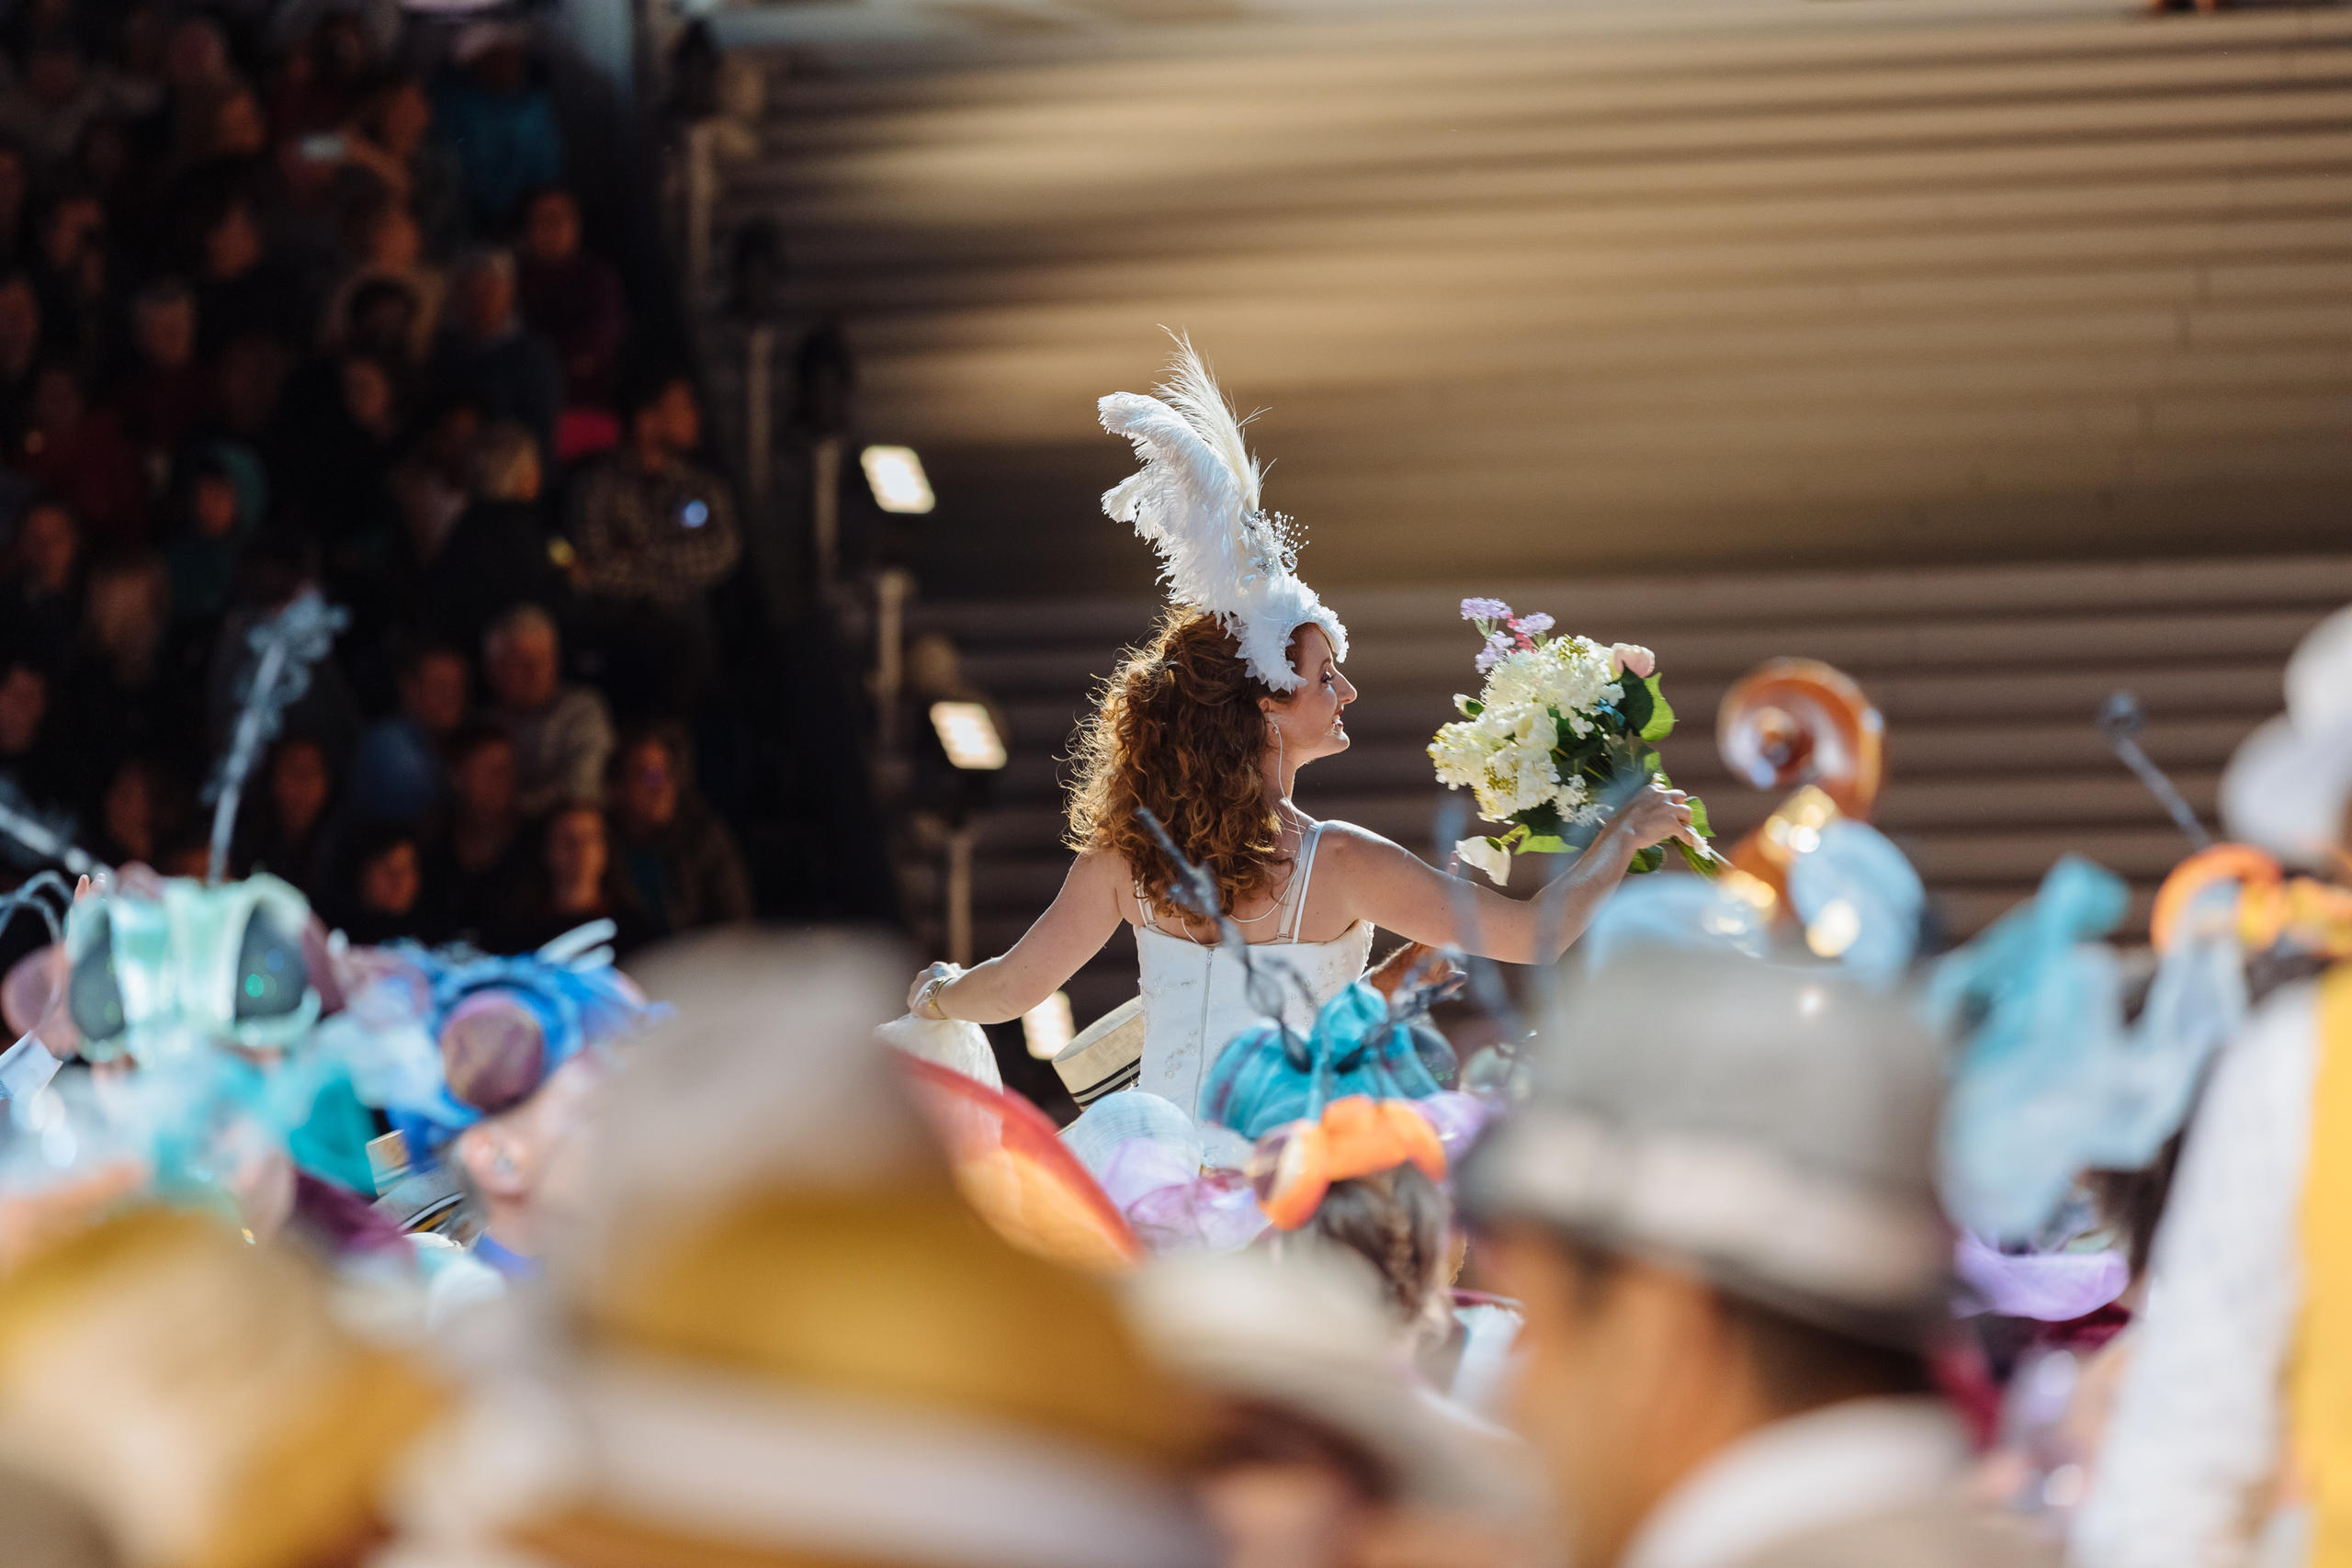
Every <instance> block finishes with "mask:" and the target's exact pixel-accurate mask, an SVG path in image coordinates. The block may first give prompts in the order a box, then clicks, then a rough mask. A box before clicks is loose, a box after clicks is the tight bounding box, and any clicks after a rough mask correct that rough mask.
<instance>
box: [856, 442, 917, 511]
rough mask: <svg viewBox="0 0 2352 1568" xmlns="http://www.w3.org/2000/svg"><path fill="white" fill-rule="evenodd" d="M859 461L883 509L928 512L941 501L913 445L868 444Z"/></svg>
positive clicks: (867, 482)
mask: <svg viewBox="0 0 2352 1568" xmlns="http://www.w3.org/2000/svg"><path fill="white" fill-rule="evenodd" d="M857 461H858V466H859V467H860V468H864V469H865V483H866V487H867V488H868V489H870V490H871V491H874V504H875V505H876V506H878V507H880V508H881V509H882V510H883V511H885V512H907V513H919V512H928V511H930V510H931V509H932V507H933V506H934V505H936V504H937V500H936V498H935V497H933V495H932V493H931V480H930V479H926V478H925V477H924V476H923V471H922V458H921V457H916V456H915V449H914V448H913V447H911V446H868V447H867V448H866V449H865V451H863V452H860V453H859V454H858V455H857Z"/></svg>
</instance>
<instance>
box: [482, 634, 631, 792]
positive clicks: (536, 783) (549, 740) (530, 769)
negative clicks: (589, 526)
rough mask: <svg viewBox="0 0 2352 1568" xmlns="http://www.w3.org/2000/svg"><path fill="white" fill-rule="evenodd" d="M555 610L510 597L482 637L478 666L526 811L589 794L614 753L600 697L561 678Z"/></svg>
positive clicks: (597, 787) (597, 786) (598, 787)
mask: <svg viewBox="0 0 2352 1568" xmlns="http://www.w3.org/2000/svg"><path fill="white" fill-rule="evenodd" d="M562 652H563V649H562V642H561V639H560V636H559V635H558V633H557V630H556V624H555V617H554V616H553V615H548V612H547V611H546V610H545V609H543V608H541V607H540V606H538V605H537V604H517V605H515V607H514V608H513V609H511V610H508V611H507V612H505V614H503V615H500V616H499V617H498V619H497V620H496V621H494V622H492V624H491V627H490V630H489V632H488V633H487V634H485V636H484V637H483V638H482V672H483V674H484V676H485V677H486V678H487V680H488V682H489V684H490V693H491V699H492V705H493V707H492V711H493V715H494V716H495V717H496V719H497V721H498V723H499V724H500V726H501V727H503V728H504V729H505V731H506V734H507V737H508V739H511V740H513V741H514V743H515V781H516V783H515V797H516V800H517V802H518V803H519V804H520V806H521V807H522V809H523V810H524V812H525V813H526V814H537V813H538V812H542V811H547V810H549V809H551V808H552V807H555V806H556V805H558V804H559V803H560V802H563V801H582V800H584V801H594V800H595V799H596V798H597V797H598V795H599V793H600V792H601V791H602V790H603V788H604V784H605V763H606V762H607V761H609V760H610V759H611V757H612V752H613V721H612V716H611V715H610V714H609V713H608V712H607V711H606V709H605V699H604V698H603V697H602V696H601V695H599V694H597V693H595V692H594V691H592V690H590V689H589V688H588V687H585V686H575V685H570V684H566V683H565V682H564V681H563V679H562V668H563V659H562Z"/></svg>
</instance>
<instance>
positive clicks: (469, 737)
mask: <svg viewBox="0 0 2352 1568" xmlns="http://www.w3.org/2000/svg"><path fill="white" fill-rule="evenodd" d="M447 755H448V761H449V809H448V812H447V818H446V819H445V823H444V827H443V830H442V833H441V836H440V839H439V840H438V841H437V842H435V843H434V844H433V845H431V846H430V848H429V849H428V851H427V852H426V855H425V889H426V896H427V897H428V898H429V900H430V902H431V923H432V930H433V931H434V933H435V935H436V936H440V937H445V938H446V937H465V938H469V939H471V940H474V941H482V940H485V939H487V938H490V937H492V936H494V935H496V934H498V933H500V932H502V931H503V930H504V927H505V923H506V916H507V913H508V911H509V909H510V908H512V906H513V905H514V904H515V903H516V902H517V901H518V899H519V897H520V893H519V885H520V883H521V881H522V879H523V875H524V873H525V870H526V865H527V863H528V861H529V858H530V854H529V850H528V848H527V846H526V844H525V842H524V833H523V812H522V808H521V807H520V806H518V805H517V804H516V801H515V742H514V741H512V740H510V739H507V736H506V732H505V731H504V730H503V729H501V728H498V727H497V726H495V725H491V724H477V725H469V726H467V727H466V728H462V729H460V730H458V732H457V733H456V734H455V735H452V736H451V737H450V738H449V748H448V753H447Z"/></svg>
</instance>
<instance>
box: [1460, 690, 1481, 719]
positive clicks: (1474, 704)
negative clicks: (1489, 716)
mask: <svg viewBox="0 0 2352 1568" xmlns="http://www.w3.org/2000/svg"><path fill="white" fill-rule="evenodd" d="M1453 705H1454V706H1455V707H1456V708H1458V709H1459V710H1461V714H1462V716H1463V717H1464V718H1476V717H1477V716H1479V715H1480V714H1482V713H1484V712H1486V711H1487V705H1486V704H1484V703H1482V702H1480V701H1479V700H1478V699H1477V698H1476V697H1465V696H1464V695H1463V694H1461V693H1459V692H1456V693H1454V694H1453Z"/></svg>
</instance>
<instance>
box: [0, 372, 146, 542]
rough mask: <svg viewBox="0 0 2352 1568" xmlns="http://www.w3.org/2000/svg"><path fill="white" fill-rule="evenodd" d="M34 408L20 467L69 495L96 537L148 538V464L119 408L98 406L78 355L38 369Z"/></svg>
mask: <svg viewBox="0 0 2352 1568" xmlns="http://www.w3.org/2000/svg"><path fill="white" fill-rule="evenodd" d="M30 412H31V416H32V417H31V421H30V423H29V427H28V429H27V430H26V431H25V434H24V436H23V438H22V439H21V440H20V441H19V442H18V443H17V468H20V469H22V470H23V471H24V473H25V474H26V475H27V476H28V477H29V478H30V479H33V480H34V482H36V483H38V484H40V485H42V486H43V487H45V488H47V489H49V490H52V491H56V492H57V493H59V494H60V495H62V496H63V497H64V498H65V499H66V501H67V502H69V503H70V504H71V505H72V506H73V508H74V514H75V515H76V516H78V517H80V518H81V519H82V522H83V525H85V527H87V528H88V529H89V530H90V532H91V534H92V535H93V536H96V538H98V539H100V540H102V541H105V542H106V543H108V544H114V545H134V544H139V543H141V542H142V541H144V539H145V538H146V535H147V486H146V477H145V476H146V470H145V468H144V467H143V465H141V462H140V460H139V455H138V452H137V451H136V450H135V449H134V448H133V447H132V446H131V445H130V442H129V441H128V440H126V439H125V438H124V436H123V434H122V426H121V425H120V424H119V423H118V422H117V421H116V419H115V415H114V411H113V410H111V409H107V408H94V407H92V406H91V403H90V397H89V387H88V385H87V383H86V382H85V379H84V378H83V375H82V372H81V370H80V369H79V368H78V367H75V366H74V363H73V362H72V361H70V360H65V359H52V360H51V361H49V362H48V363H46V364H44V365H43V366H42V367H40V369H39V370H38V371H37V372H35V373H34V376H33V396H32V407H31V410H30Z"/></svg>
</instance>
